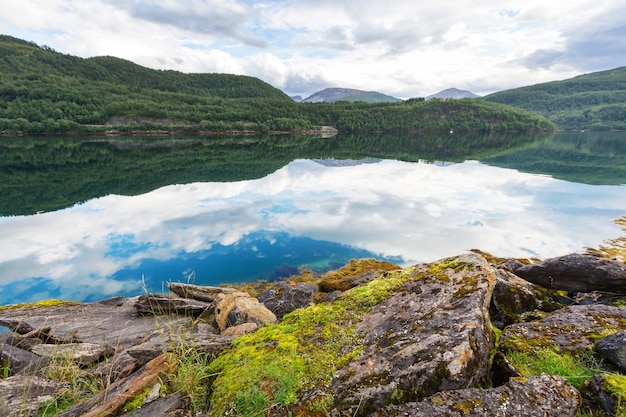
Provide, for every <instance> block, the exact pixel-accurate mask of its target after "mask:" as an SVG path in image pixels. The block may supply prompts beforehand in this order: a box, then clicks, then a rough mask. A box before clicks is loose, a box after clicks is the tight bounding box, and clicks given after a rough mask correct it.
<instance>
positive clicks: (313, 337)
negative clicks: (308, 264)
mask: <svg viewBox="0 0 626 417" xmlns="http://www.w3.org/2000/svg"><path fill="white" fill-rule="evenodd" d="M494 280H495V269H494V268H493V267H492V266H490V265H489V264H488V263H487V261H486V260H485V259H484V258H482V257H481V256H479V255H476V254H469V255H462V256H458V257H453V258H448V259H443V260H441V261H438V262H434V263H432V264H422V265H416V266H414V267H410V268H405V269H401V270H397V271H392V272H389V273H388V274H383V275H382V276H380V277H378V278H377V279H375V280H373V281H371V282H368V283H366V284H363V285H361V286H358V287H355V288H352V289H350V290H347V291H344V292H343V293H342V295H341V296H339V297H338V298H336V299H335V300H334V301H332V302H324V303H317V304H315V305H313V306H310V307H308V308H303V309H299V310H297V311H294V312H293V313H291V314H288V315H286V316H285V317H284V318H283V320H282V321H281V322H280V323H279V324H277V325H275V326H266V327H263V328H260V329H258V330H257V331H256V332H255V333H253V334H252V335H251V336H250V337H246V338H242V339H239V341H238V343H234V345H233V347H232V348H231V349H230V350H229V351H227V352H224V353H223V354H222V355H220V357H219V358H217V359H216V360H215V361H213V362H212V363H211V364H210V365H209V368H210V371H211V372H212V373H215V374H216V375H218V376H217V377H216V379H215V381H214V382H213V385H212V394H211V409H210V410H209V414H210V415H212V416H225V415H233V416H234V415H252V414H256V413H259V415H263V413H266V414H267V415H287V414H292V415H302V416H322V415H330V416H340V415H342V416H343V415H349V416H369V415H371V414H372V413H373V412H375V411H376V410H379V409H381V408H382V407H384V406H386V405H388V404H390V403H400V402H410V401H418V400H420V399H423V398H426V397H428V396H430V395H432V394H434V393H436V392H440V391H444V390H455V389H464V388H469V387H475V386H483V384H489V375H488V373H489V360H490V347H491V346H492V334H493V329H492V327H491V324H490V322H489V314H488V308H489V300H490V298H491V292H492V290H493V286H494ZM242 392H245V393H249V394H246V395H245V396H242V395H241V393H242ZM312 410H313V411H312ZM315 410H317V411H315ZM316 413H317V414H316Z"/></svg>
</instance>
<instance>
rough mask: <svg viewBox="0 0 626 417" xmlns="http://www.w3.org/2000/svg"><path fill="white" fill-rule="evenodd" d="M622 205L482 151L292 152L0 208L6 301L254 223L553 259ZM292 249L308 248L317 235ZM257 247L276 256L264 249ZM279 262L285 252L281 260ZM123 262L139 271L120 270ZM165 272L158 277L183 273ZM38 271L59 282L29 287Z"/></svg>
mask: <svg viewBox="0 0 626 417" xmlns="http://www.w3.org/2000/svg"><path fill="white" fill-rule="evenodd" d="M624 206H626V188H625V187H624V186H592V185H587V184H579V183H573V182H567V181H561V180H556V179H553V178H551V177H549V176H544V175H533V174H526V173H522V172H519V171H516V170H512V169H504V168H497V167H493V166H488V165H484V164H481V163H478V162H476V161H467V162H464V163H460V164H450V165H448V164H428V163H422V162H420V163H408V162H401V161H393V160H382V161H379V162H374V163H365V164H358V165H353V166H329V165H323V164H321V163H317V162H314V161H312V160H295V161H293V162H291V163H290V164H288V165H286V166H285V167H283V168H281V169H279V170H278V171H276V172H274V173H272V174H270V175H268V176H266V177H263V178H260V179H255V180H249V181H239V182H230V183H192V184H179V185H171V186H166V187H162V188H159V189H157V190H154V191H152V192H150V193H146V194H143V195H138V196H119V195H109V196H105V197H101V198H97V199H92V200H89V201H87V202H85V203H83V204H79V205H76V206H73V207H71V208H68V209H64V210H59V211H55V212H49V213H40V214H36V215H32V216H12V217H4V218H2V217H0V248H3V249H2V251H0V304H3V303H6V302H7V297H11V296H12V295H13V294H14V293H18V294H20V295H21V294H28V297H30V298H29V299H28V300H18V301H37V300H41V299H47V298H61V299H72V300H84V299H87V297H89V296H90V295H93V294H98V295H100V296H101V298H105V297H107V296H113V295H119V294H121V293H123V292H124V291H126V290H128V289H134V290H135V291H137V292H136V293H135V294H138V293H141V288H140V286H141V275H142V274H143V273H144V271H143V270H142V269H141V268H142V265H144V262H147V261H148V260H154V261H155V262H160V263H161V265H165V263H166V262H169V261H173V260H174V259H176V258H177V257H181V256H184V257H185V259H187V258H188V257H190V256H191V255H192V254H196V253H199V254H201V256H204V254H205V253H208V252H207V251H211V250H213V248H214V247H217V246H218V244H219V245H222V246H224V247H232V248H233V250H234V251H237V250H238V247H237V245H236V244H237V242H240V241H241V240H242V239H244V238H245V237H246V236H250V235H254V234H255V233H260V232H264V233H265V232H267V233H275V232H280V233H286V234H288V235H289V236H295V237H307V238H310V239H314V240H316V241H327V242H336V243H338V244H341V245H348V246H350V247H355V248H359V249H363V250H367V251H370V252H372V253H374V254H377V255H381V256H385V257H400V258H402V260H403V261H404V262H405V263H406V265H412V264H414V263H417V262H432V261H435V260H437V259H442V258H444V257H447V256H455V255H458V254H462V253H465V252H467V251H468V250H470V249H472V248H480V249H482V250H484V251H486V252H489V253H492V254H494V255H496V256H502V257H509V256H510V257H538V258H549V257H554V256H561V255H563V254H566V253H572V252H578V251H581V250H583V248H585V247H599V245H600V244H601V243H602V242H603V241H604V240H605V239H610V238H616V237H619V236H621V235H622V234H623V233H622V232H621V231H620V229H619V227H618V226H617V225H616V224H615V223H614V222H613V220H615V219H617V218H619V217H620V216H621V215H622V214H623V213H624ZM269 243H270V244H271V245H274V244H278V243H280V242H273V241H272V242H269ZM266 246H267V245H266ZM293 249H294V250H298V249H296V248H293ZM220 250H223V249H220ZM299 250H303V251H305V252H311V246H310V245H309V246H306V247H303V248H300V249H299ZM220 253H221V252H220ZM256 256H257V257H259V258H261V257H266V256H270V253H263V251H262V248H261V246H259V252H258V253H257V254H256ZM283 262H289V263H291V262H292V261H291V260H290V259H287V260H283V259H281V260H279V261H277V265H280V264H282V263H283ZM162 269H163V270H165V269H166V268H162ZM183 269H186V266H185V267H182V268H181V271H182V270H183ZM118 271H137V273H136V274H135V276H134V279H131V280H126V281H120V280H118V279H116V278H115V276H116V274H117V273H118ZM213 273H214V272H213ZM161 274H162V276H160V277H158V278H159V279H160V280H162V281H168V280H172V279H173V280H176V279H177V278H179V277H180V273H178V274H177V275H175V276H172V275H166V274H165V273H163V272H161ZM85 277H88V279H86V278H85ZM198 279H203V280H206V279H210V275H209V277H207V276H204V277H200V276H198ZM33 280H35V282H37V280H45V281H46V282H49V283H51V285H50V286H49V288H55V289H60V290H61V293H60V294H56V293H54V294H49V293H46V292H45V291H47V290H44V289H43V287H41V288H40V289H39V290H37V289H35V288H28V287H27V286H28V285H32V282H33ZM217 284H218V283H216V282H213V283H206V282H205V283H204V284H201V285H217ZM16 285H17V287H16ZM6 286H9V287H6ZM20 286H22V287H24V288H22V290H19V288H18V287H20ZM3 287H4V288H10V290H6V289H5V290H3ZM13 302H14V301H13Z"/></svg>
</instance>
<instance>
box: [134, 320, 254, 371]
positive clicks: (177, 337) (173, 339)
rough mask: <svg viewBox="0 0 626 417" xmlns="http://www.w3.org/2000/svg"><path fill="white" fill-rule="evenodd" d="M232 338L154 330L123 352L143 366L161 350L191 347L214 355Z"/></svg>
mask: <svg viewBox="0 0 626 417" xmlns="http://www.w3.org/2000/svg"><path fill="white" fill-rule="evenodd" d="M253 325H255V326H258V325H256V324H253ZM233 339H234V337H232V335H226V334H213V333H191V332H189V331H185V330H184V329H181V330H180V331H179V333H172V332H154V333H153V334H152V335H150V336H149V337H147V338H146V340H145V341H144V342H143V343H141V344H138V345H136V346H133V347H130V348H129V349H127V350H126V351H125V352H126V353H127V354H129V355H130V356H131V357H133V358H134V359H135V360H136V361H137V363H138V365H139V366H143V365H145V364H146V363H147V362H149V361H151V360H152V359H154V358H156V357H157V356H159V355H161V354H162V353H163V352H181V351H186V350H189V349H191V348H193V349H195V350H196V351H197V352H201V353H204V354H207V355H208V356H210V357H216V356H217V355H218V354H219V353H220V352H221V351H223V350H225V349H228V347H230V344H231V343H232V341H233Z"/></svg>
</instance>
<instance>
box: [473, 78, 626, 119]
mask: <svg viewBox="0 0 626 417" xmlns="http://www.w3.org/2000/svg"><path fill="white" fill-rule="evenodd" d="M484 99H485V100H488V101H491V102H496V103H503V104H508V105H512V106H516V107H519V108H521V109H525V110H530V111H534V112H537V113H539V114H541V115H543V116H545V117H547V118H548V119H550V120H551V121H552V122H554V123H555V124H556V125H557V127H558V128H560V129H577V130H578V129H594V130H609V129H626V67H620V68H615V69H612V70H608V71H601V72H594V73H591V74H585V75H580V76H577V77H574V78H570V79H568V80H563V81H553V82H549V83H542V84H536V85H532V86H528V87H521V88H516V89H512V90H506V91H501V92H498V93H494V94H491V95H488V96H485V97H484Z"/></svg>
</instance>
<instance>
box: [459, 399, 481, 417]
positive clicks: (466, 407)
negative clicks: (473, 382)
mask: <svg viewBox="0 0 626 417" xmlns="http://www.w3.org/2000/svg"><path fill="white" fill-rule="evenodd" d="M482 403H483V401H481V400H467V401H463V402H461V403H458V404H454V405H453V406H452V409H454V410H456V411H460V412H461V413H462V414H463V415H464V416H466V415H469V414H472V413H473V412H474V409H475V408H476V407H478V406H479V405H481V404H482Z"/></svg>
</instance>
